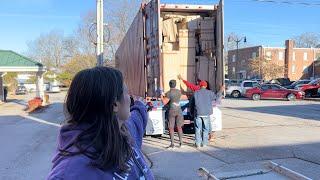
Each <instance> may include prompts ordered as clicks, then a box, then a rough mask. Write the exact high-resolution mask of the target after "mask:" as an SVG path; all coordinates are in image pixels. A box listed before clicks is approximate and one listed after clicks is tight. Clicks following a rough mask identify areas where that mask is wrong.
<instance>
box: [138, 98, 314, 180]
mask: <svg viewBox="0 0 320 180" xmlns="http://www.w3.org/2000/svg"><path fill="white" fill-rule="evenodd" d="M221 110H222V112H223V131H220V132H216V133H215V140H214V142H212V143H211V144H210V146H209V147H207V148H203V149H199V150H198V149H196V148H194V147H193V144H194V135H192V134H185V135H184V141H185V143H186V146H185V147H184V148H181V149H173V150H168V149H166V147H167V146H168V145H169V144H170V140H169V136H168V135H167V134H166V135H164V136H162V137H160V138H145V139H144V145H143V151H144V152H145V153H146V155H147V156H148V157H149V158H150V159H151V161H152V162H153V167H152V170H153V172H154V174H155V175H156V178H157V179H177V177H178V179H199V177H198V173H197V169H198V168H200V167H205V168H206V169H208V170H209V171H210V172H211V173H213V174H214V175H216V176H217V177H218V178H230V177H241V178H239V179H287V178H286V177H283V176H280V175H279V174H277V173H273V172H270V169H268V168H266V167H265V166H264V164H265V163H266V162H268V161H270V160H271V161H274V162H276V163H279V164H281V165H284V166H285V167H288V168H290V169H292V170H294V171H296V172H297V173H300V174H302V175H305V176H307V177H309V178H312V179H317V178H319V177H320V152H319V149H320V113H319V112H320V103H317V102H310V101H296V102H288V101H258V102H254V101H247V100H224V102H223V107H221ZM176 138H177V137H176ZM176 140H177V139H176Z"/></svg>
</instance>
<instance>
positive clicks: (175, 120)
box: [162, 80, 184, 148]
mask: <svg viewBox="0 0 320 180" xmlns="http://www.w3.org/2000/svg"><path fill="white" fill-rule="evenodd" d="M176 85H177V82H176V80H171V81H170V82H169V86H170V91H168V92H167V93H166V94H162V100H163V101H164V98H167V99H168V100H169V113H168V119H169V123H168V126H169V134H170V139H171V144H170V146H169V147H168V148H174V127H175V125H176V126H177V129H178V135H179V140H180V144H179V147H182V142H183V141H182V136H183V132H182V126H183V124H184V120H183V115H182V110H181V107H180V98H181V91H180V90H178V89H176Z"/></svg>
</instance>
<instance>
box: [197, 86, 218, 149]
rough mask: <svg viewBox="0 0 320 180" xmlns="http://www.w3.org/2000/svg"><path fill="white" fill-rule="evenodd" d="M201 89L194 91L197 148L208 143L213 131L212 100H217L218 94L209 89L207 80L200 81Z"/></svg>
mask: <svg viewBox="0 0 320 180" xmlns="http://www.w3.org/2000/svg"><path fill="white" fill-rule="evenodd" d="M199 85H200V87H201V89H200V90H199V91H197V92H195V93H194V106H195V111H196V114H195V131H196V132H195V145H196V147H197V148H199V147H201V146H203V147H206V146H207V145H208V136H209V132H210V131H211V124H210V115H211V114H212V113H213V110H212V107H213V104H212V102H213V101H215V100H216V94H215V93H214V92H212V91H210V90H207V89H206V88H207V86H208V84H207V82H206V81H201V82H200V84H199Z"/></svg>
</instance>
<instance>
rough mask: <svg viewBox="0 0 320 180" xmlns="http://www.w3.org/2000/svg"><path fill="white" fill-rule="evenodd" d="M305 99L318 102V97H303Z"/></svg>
mask: <svg viewBox="0 0 320 180" xmlns="http://www.w3.org/2000/svg"><path fill="white" fill-rule="evenodd" d="M304 100H305V101H317V102H320V98H304Z"/></svg>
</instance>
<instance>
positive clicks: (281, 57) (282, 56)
mask: <svg viewBox="0 0 320 180" xmlns="http://www.w3.org/2000/svg"><path fill="white" fill-rule="evenodd" d="M279 60H284V53H283V52H279Z"/></svg>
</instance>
